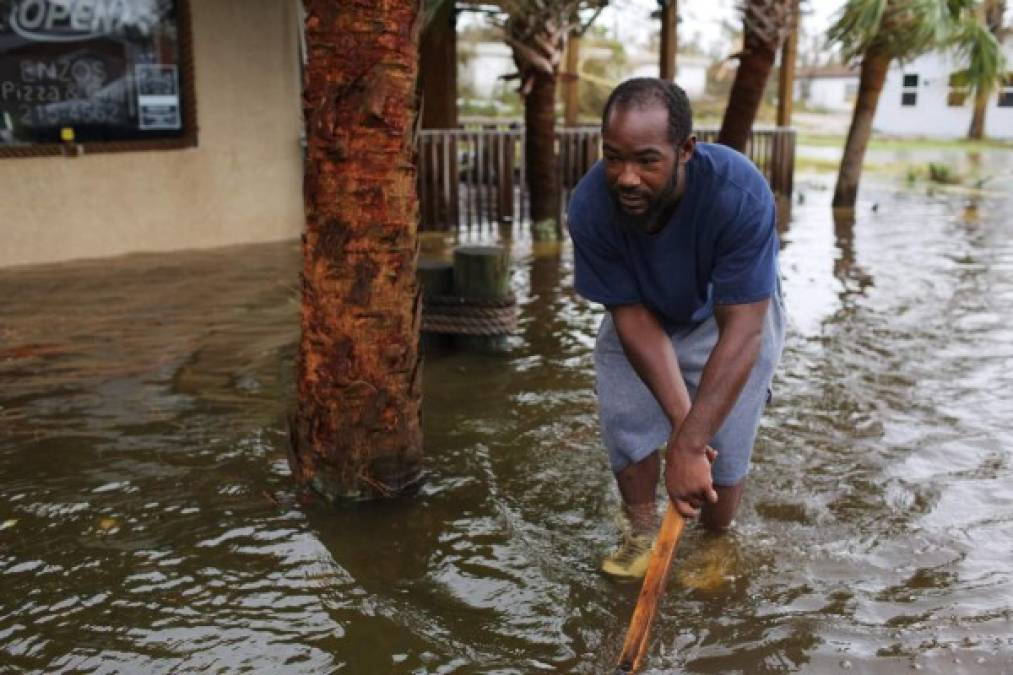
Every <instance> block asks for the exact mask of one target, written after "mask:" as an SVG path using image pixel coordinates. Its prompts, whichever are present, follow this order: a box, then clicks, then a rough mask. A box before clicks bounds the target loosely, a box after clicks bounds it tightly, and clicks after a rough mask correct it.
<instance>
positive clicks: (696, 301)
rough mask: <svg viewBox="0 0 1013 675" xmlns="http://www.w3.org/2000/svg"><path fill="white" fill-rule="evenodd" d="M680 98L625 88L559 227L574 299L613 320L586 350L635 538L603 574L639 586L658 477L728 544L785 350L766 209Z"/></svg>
mask: <svg viewBox="0 0 1013 675" xmlns="http://www.w3.org/2000/svg"><path fill="white" fill-rule="evenodd" d="M692 130H693V129H692V113H691V111H690V106H689V101H688V100H687V98H686V94H685V92H683V91H682V89H680V88H679V87H677V86H676V85H674V84H672V83H670V82H665V81H663V80H659V79H654V78H637V79H633V80H628V81H626V82H624V83H622V84H621V85H619V87H617V88H616V89H615V91H613V92H612V95H611V96H610V97H609V100H608V103H606V105H605V110H604V112H603V115H602V141H603V147H604V153H605V156H604V161H601V162H599V163H598V164H596V165H595V166H594V167H593V168H592V169H591V170H590V171H589V172H588V173H587V175H586V176H584V178H583V179H581V181H580V183H579V184H578V185H577V187H576V189H575V191H574V194H573V197H572V199H571V200H570V205H569V210H568V222H569V230H570V235H571V237H572V238H573V247H574V257H575V267H576V271H575V284H574V285H575V287H576V290H577V292H578V293H580V294H581V295H582V296H584V297H585V298H587V299H588V300H591V301H593V302H598V303H601V304H603V305H605V307H606V309H607V310H608V311H607V312H606V313H605V316H604V317H603V319H602V322H601V328H600V329H599V332H598V339H597V342H596V344H595V350H594V364H595V374H596V378H597V382H596V391H597V394H598V407H599V416H600V422H601V431H602V437H603V440H604V442H605V445H606V447H607V448H608V452H609V459H610V462H611V465H612V471H613V472H614V473H615V476H616V482H617V483H618V486H619V493H620V496H621V497H622V501H623V509H624V512H625V514H626V516H627V518H628V520H629V525H630V528H629V530H628V531H627V532H626V533H625V534H624V537H623V541H622V543H621V545H620V546H619V548H618V549H616V550H615V551H613V552H612V553H610V554H609V555H608V556H607V557H606V558H605V560H604V562H603V564H602V569H603V570H605V572H607V573H609V574H612V575H616V576H621V577H633V578H636V577H641V576H643V575H644V573H645V571H646V569H647V562H648V560H649V558H650V549H651V543H652V541H653V538H654V535H655V532H656V530H657V527H658V515H657V509H656V505H655V490H656V488H657V484H658V479H659V477H660V475H661V467H662V464H661V458H660V457H659V453H658V452H657V450H658V448H661V447H663V448H664V450H663V454H664V459H665V462H664V479H665V487H666V488H667V490H668V494H669V497H670V498H671V499H672V501H673V502H674V504H675V507H676V508H677V509H678V511H679V513H681V514H682V515H683V516H685V517H688V518H694V517H697V516H699V517H700V520H701V523H702V524H703V525H704V527H706V528H708V529H710V530H714V531H723V530H725V529H727V528H728V526H729V525H730V524H731V522H732V517H733V516H734V515H735V511H736V509H737V508H738V505H739V500H740V499H741V497H742V490H743V487H744V485H745V478H746V473H747V472H748V470H749V456H750V453H751V452H752V448H753V441H754V440H755V438H756V429H757V427H758V426H759V421H760V414H761V413H762V412H763V408H764V406H765V404H766V402H767V399H768V396H769V385H770V381H771V378H772V376H773V373H774V368H775V366H776V365H777V362H778V360H779V359H780V356H781V350H782V347H783V344H784V318H783V317H784V308H783V305H782V301H781V292H780V281H779V278H778V268H777V252H778V239H777V231H776V228H775V223H776V216H775V212H774V198H773V195H772V194H771V192H770V188H769V187H768V186H767V182H766V181H765V180H764V178H763V176H762V175H761V174H760V173H759V171H757V169H756V167H754V166H753V164H752V163H751V162H750V161H749V160H748V159H746V158H745V157H744V156H743V155H741V154H739V153H738V152H736V151H734V150H731V149H729V148H726V147H724V146H721V145H712V144H709V143H697V141H696V137H695V136H693V135H692Z"/></svg>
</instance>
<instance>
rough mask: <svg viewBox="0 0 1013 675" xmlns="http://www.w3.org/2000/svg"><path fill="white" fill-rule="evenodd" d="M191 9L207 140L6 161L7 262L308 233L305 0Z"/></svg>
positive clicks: (0, 196)
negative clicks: (302, 53)
mask: <svg viewBox="0 0 1013 675" xmlns="http://www.w3.org/2000/svg"><path fill="white" fill-rule="evenodd" d="M190 7H191V15H192V17H193V43H194V47H193V49H194V62H195V71H196V80H197V81H196V89H197V120H198V126H199V129H198V138H197V142H198V145H197V147H195V148H190V149H186V150H162V151H152V152H129V153H114V154H102V155H91V156H88V155H86V156H83V157H77V158H73V159H67V158H62V157H41V158H32V159H0V266H9V265H24V264H32V263H41V262H52V261H58V260H69V259H73V258H93V257H104V256H112V255H118V254H122V253H128V252H133V251H170V250H177V249H186V248H207V247H213V246H224V245H228V244H237V243H245V242H262V241H272V240H278V239H285V238H290V237H295V236H298V234H299V232H300V231H301V229H302V226H303V205H302V154H301V149H300V145H299V134H300V129H301V125H302V121H301V112H300V101H299V97H300V83H299V38H298V35H299V33H298V22H299V21H300V17H299V16H298V15H297V14H298V9H297V7H298V4H297V2H295V1H294V0H191V3H190Z"/></svg>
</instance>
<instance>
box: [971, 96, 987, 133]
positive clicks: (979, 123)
mask: <svg viewBox="0 0 1013 675" xmlns="http://www.w3.org/2000/svg"><path fill="white" fill-rule="evenodd" d="M987 108H988V92H985V91H979V92H976V93H975V95H974V112H973V113H972V114H971V126H970V127H968V129H967V137H968V138H969V139H971V140H972V141H980V140H981V139H982V138H984V137H985V110H986V109H987Z"/></svg>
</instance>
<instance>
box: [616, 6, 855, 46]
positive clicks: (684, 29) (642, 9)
mask: <svg viewBox="0 0 1013 675" xmlns="http://www.w3.org/2000/svg"><path fill="white" fill-rule="evenodd" d="M739 4H740V3H739V2H738V1H737V0H682V1H681V2H679V16H680V18H681V21H680V23H679V37H680V39H681V40H692V39H693V38H694V37H695V36H697V35H699V38H700V39H699V42H700V44H699V46H700V47H701V48H702V49H703V50H704V51H710V50H711V49H712V47H713V46H714V45H715V44H724V43H726V42H727V38H726V36H725V35H724V34H723V33H722V31H721V21H722V19H727V20H729V21H732V22H734V23H738V21H739V18H738V16H739V15H738V11H737V10H736V7H737V6H738V5H739ZM843 4H844V0H806V1H805V2H803V5H802V7H803V16H802V24H803V30H804V31H805V32H806V33H807V34H808V35H816V34H820V35H822V34H823V33H824V32H825V31H826V29H827V26H829V25H830V19H831V17H832V16H833V14H834V13H835V12H836V11H837V9H838V8H839V7H841V6H842V5H843ZM657 8H658V3H657V0H611V1H610V2H609V6H608V7H606V8H605V9H604V10H603V11H602V14H601V16H600V17H599V19H598V24H599V25H601V26H604V27H606V28H608V29H609V31H610V32H618V36H617V37H618V38H619V40H620V41H621V42H624V43H629V42H636V43H638V44H646V42H647V37H648V36H647V35H646V34H645V31H644V21H645V20H646V19H647V17H649V16H650V14H651V12H652V11H654V10H656V9H657ZM724 46H725V47H728V45H724ZM721 51H724V49H722V50H721Z"/></svg>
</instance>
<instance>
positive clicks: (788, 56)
mask: <svg viewBox="0 0 1013 675" xmlns="http://www.w3.org/2000/svg"><path fill="white" fill-rule="evenodd" d="M789 21H790V31H789V32H788V37H787V38H786V39H785V41H784V45H783V46H782V47H781V69H780V72H779V74H778V81H777V126H779V127H790V126H791V112H792V110H791V109H792V103H793V102H794V98H795V53H796V52H797V51H798V21H799V0H792V8H791V18H790V19H789Z"/></svg>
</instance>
